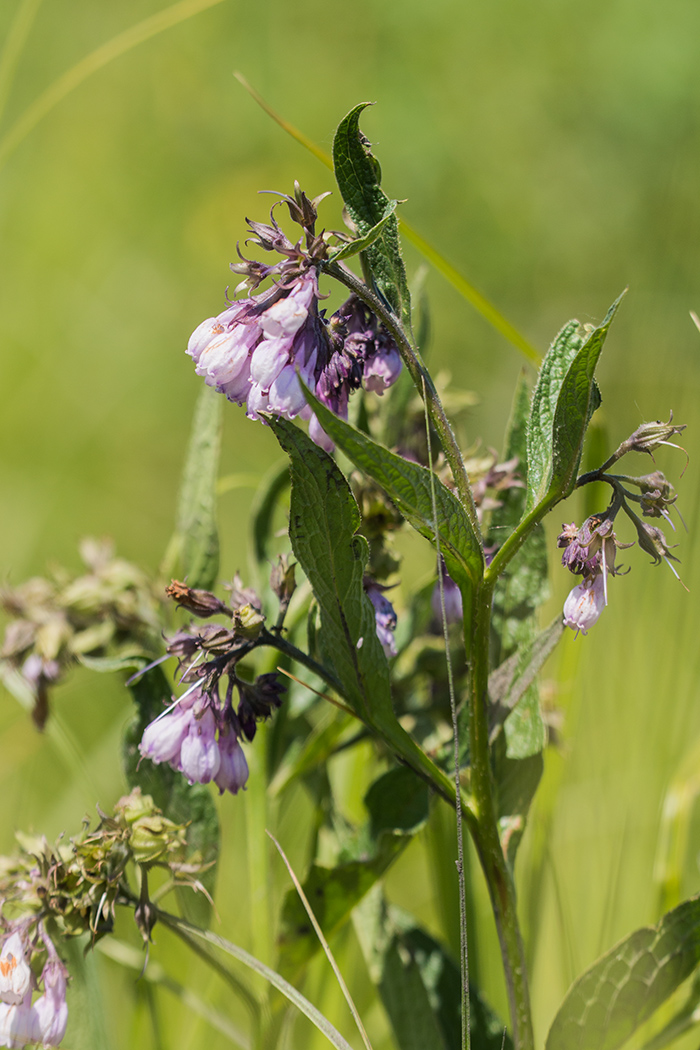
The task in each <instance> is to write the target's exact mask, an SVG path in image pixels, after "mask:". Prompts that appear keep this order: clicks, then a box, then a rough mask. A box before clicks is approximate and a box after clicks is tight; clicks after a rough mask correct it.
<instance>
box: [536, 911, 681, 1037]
mask: <svg viewBox="0 0 700 1050" xmlns="http://www.w3.org/2000/svg"><path fill="white" fill-rule="evenodd" d="M698 962H700V898H699V897H693V898H692V899H691V900H688V901H684V903H683V904H681V905H679V906H678V907H677V908H674V909H673V911H670V912H667V914H666V915H664V917H663V918H662V919H661V920H660V921H659V922H658V923H657V925H656V926H646V927H643V928H642V929H640V930H636V931H635V932H634V933H633V934H631V935H630V936H629V937H626V938H625V939H624V940H623V941H620V943H619V944H617V945H616V946H615V947H614V948H611V950H610V951H609V952H607V953H606V954H605V955H603V956H602V958H600V959H599V960H598V961H597V962H596V963H594V965H593V966H591V967H590V969H588V970H587V971H586V972H585V973H584V974H582V975H581V976H580V977H579V978H578V979H577V980H576V981H575V982H574V983H573V985H572V986H571V988H570V989H569V991H568V992H567V994H566V998H565V999H564V1002H563V1003H562V1005H561V1007H560V1008H559V1012H558V1013H557V1015H556V1017H555V1018H554V1022H553V1024H552V1027H551V1028H550V1031H549V1035H548V1036H547V1044H546V1050H616V1047H619V1046H622V1044H623V1043H624V1042H625V1041H626V1040H627V1039H629V1037H630V1036H631V1035H632V1033H633V1032H634V1031H635V1030H636V1029H637V1028H638V1027H639V1025H641V1024H642V1023H643V1022H644V1021H646V1020H647V1018H648V1017H651V1015H652V1014H653V1013H654V1011H655V1010H656V1009H657V1008H658V1007H659V1006H661V1004H662V1003H663V1002H664V1001H665V1000H666V999H667V998H668V997H669V996H670V995H671V993H672V992H674V991H675V989H676V988H677V987H678V986H679V985H680V984H681V982H682V981H684V980H685V979H686V978H687V977H689V976H690V974H691V973H692V972H693V970H694V969H695V967H696V966H697V964H698Z"/></svg>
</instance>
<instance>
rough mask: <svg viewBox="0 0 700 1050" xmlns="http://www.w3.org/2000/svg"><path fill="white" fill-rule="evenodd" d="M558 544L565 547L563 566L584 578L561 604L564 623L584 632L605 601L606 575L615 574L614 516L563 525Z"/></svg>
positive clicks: (616, 540)
mask: <svg viewBox="0 0 700 1050" xmlns="http://www.w3.org/2000/svg"><path fill="white" fill-rule="evenodd" d="M562 530H563V531H562V532H561V534H560V535H559V537H558V539H557V546H558V547H563V548H564V553H563V555H562V559H561V560H562V565H563V566H564V567H565V568H567V569H569V571H570V572H572V573H573V574H574V575H575V576H581V577H583V579H582V581H581V583H579V584H577V585H576V586H575V587H574V588H573V589H572V590H571V591H570V593H569V595H568V597H567V599H566V601H565V603H564V623H565V625H566V626H567V627H571V628H573V630H575V631H576V632H578V631H581V632H582V634H587V633H588V630H589V628H591V627H592V626H593V624H594V623H595V622H596V621H597V619H598V617H599V616H600V614H601V612H602V611H603V609H604V608H605V606H606V605H607V604H608V574H609V575H610V576H615V575H617V574H618V573H619V571H620V570H619V569H618V568H616V566H615V552H616V550H617V548H618V547H620V548H621V547H631V546H633V544H631V543H620V542H619V541H618V539H617V537H616V535H615V532H614V531H613V516H610V514H609V513H607V512H606V513H604V514H592V515H591V516H590V518H587V519H586V521H584V523H583V525H582V526H581V528H580V529H579V528H578V527H577V526H576V524H575V523H573V522H572V523H571V524H570V525H564V526H563V527H562Z"/></svg>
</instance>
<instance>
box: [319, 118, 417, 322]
mask: <svg viewBox="0 0 700 1050" xmlns="http://www.w3.org/2000/svg"><path fill="white" fill-rule="evenodd" d="M368 105H370V103H369V102H362V103H360V105H359V106H355V107H354V109H352V110H350V112H349V113H348V115H347V116H346V117H345V118H344V119H343V120H342V121H341V122H340V124H339V126H338V130H337V131H336V133H335V138H334V140H333V167H334V169H335V177H336V180H337V182H338V188H339V189H340V193H341V196H342V198H343V200H344V201H345V206H346V208H347V210H348V213H349V215H350V218H351V219H352V221H353V222H354V224H355V226H356V227H357V233H358V236H359V237H362V238H364V237H367V236H368V235H369V234H370V233H372V232H373V231H374V230H376V227H377V226H378V225H379V224H381V223H382V222H384V226H383V227H382V229H381V232H380V235H379V236H378V237H377V238H376V239H374V240H373V241H372V243H371V244H369V246H368V247H367V249H366V251H365V253H364V255H365V258H366V260H367V262H368V264H369V268H370V270H371V272H372V276H373V278H374V280H375V282H376V285H377V288H378V289H379V291H380V292H381V294H382V295H383V296H384V298H385V299H386V301H387V302H388V303H389V305H390V306H391V308H392V310H393V311H394V313H395V314H396V316H397V317H399V318H400V319H401V320H402V322H403V324H404V326H405V327H406V328H407V329H408V330H409V331H410V325H411V296H410V293H409V290H408V282H407V280H406V269H405V267H404V263H403V259H402V257H401V249H400V246H399V226H398V222H397V220H396V216H395V215H393V214H392V205H394V204H395V202H393V201H391V200H390V199H389V198H388V197H387V196H386V194H385V193H384V191H383V190H382V188H381V181H382V170H381V168H380V166H379V161H378V160H377V159H376V158H375V157H374V156H373V155H372V151H371V149H370V144H369V141H368V139H367V138H366V137H365V136H364V135H363V134H362V132H361V131H360V114H361V113H362V111H363V110H364V109H366V108H367V106H368Z"/></svg>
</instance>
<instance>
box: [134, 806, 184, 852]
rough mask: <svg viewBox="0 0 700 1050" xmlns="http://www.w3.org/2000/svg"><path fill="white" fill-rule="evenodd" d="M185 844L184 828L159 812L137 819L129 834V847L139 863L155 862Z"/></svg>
mask: <svg viewBox="0 0 700 1050" xmlns="http://www.w3.org/2000/svg"><path fill="white" fill-rule="evenodd" d="M184 844H185V830H184V828H182V827H180V826H179V825H178V824H174V823H173V822H172V820H168V818H167V817H164V816H163V815H162V814H157V813H154V814H152V815H151V816H147V817H140V818H139V819H138V820H137V821H135V822H134V824H133V826H132V828H131V834H130V836H129V848H130V849H131V854H132V856H133V858H134V860H135V861H136V863H137V864H154V863H155V862H156V861H157V860H160V859H161V857H163V856H164V855H165V854H167V853H170V852H172V850H173V849H174V848H177V847H178V846H183V845H184Z"/></svg>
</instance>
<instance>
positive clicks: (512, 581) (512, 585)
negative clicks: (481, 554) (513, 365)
mask: <svg viewBox="0 0 700 1050" xmlns="http://www.w3.org/2000/svg"><path fill="white" fill-rule="evenodd" d="M528 410H529V398H528V389H527V382H526V379H525V374H524V373H521V376H520V379H519V381H518V385H517V387H516V390H515V396H514V398H513V407H512V410H511V417H510V422H509V424H508V432H507V437H506V444H505V449H504V452H503V459H504V461H507V460H510V459H514V458H517V460H518V466H517V472H518V474H519V475H520V479H521V481H522V482H523V485H524V486H528V484H529V478H530V471H529V462H528V450H527V417H528ZM525 501H526V488H525V487H523V488H511V489H508V490H507V491H506V492H505V493H503V495H502V496H501V504H502V505H501V506H500V507H498V508H497V509H496V510H495V511H494V513H493V515H492V518H491V527H490V529H489V543H490V544H496V545H498V546H501V545H502V544H503V541H504V540H505V539H506V538H507V537H508V536H509V535H510V533H511V532H512V531H513V529H514V528H515V526H516V525H517V524H518V522H519V521H520V519H521V518H522V516H523V513H524V511H525ZM548 597H549V586H548V578H547V541H546V537H545V534H544V529H543V528H542V526H541V525H538V526H537V527H536V528H535V529H534V530H533V531H532V532H531V533H530V535H529V536H528V538H527V539H526V540H525V543H524V544H523V546H522V547H521V549H520V550H519V551H518V553H517V554H516V555H515V557H514V558H513V559H512V561H511V562H510V563H509V565H508V567H507V569H506V571H505V572H504V573H503V575H502V576H501V577H500V579H499V580H498V583H497V585H496V591H495V594H494V605H493V614H492V621H491V622H492V628H493V630H494V633H495V637H494V638H493V643H492V646H491V649H492V653H493V659H494V664H495V665H498V664H500V663H501V662H502V661H503V660H505V659H507V658H508V657H509V656H510V655H511V654H512V653H514V652H515V650H516V649H517V648H518V646H521V645H527V644H529V643H531V642H532V640H533V638H534V635H535V618H534V617H535V612H536V610H537V608H538V607H539V606H540V605H542V603H543V602H545V601H546V600H547V598H548Z"/></svg>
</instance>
